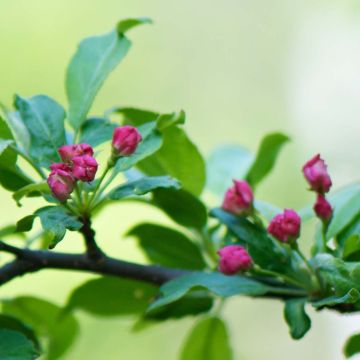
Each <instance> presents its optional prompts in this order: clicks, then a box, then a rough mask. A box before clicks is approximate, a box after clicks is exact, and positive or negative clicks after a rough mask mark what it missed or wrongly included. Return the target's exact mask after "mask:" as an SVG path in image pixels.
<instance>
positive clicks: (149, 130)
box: [114, 122, 162, 173]
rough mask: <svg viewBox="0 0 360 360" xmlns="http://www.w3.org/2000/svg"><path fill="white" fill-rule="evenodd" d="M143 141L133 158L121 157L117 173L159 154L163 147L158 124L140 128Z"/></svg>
mask: <svg viewBox="0 0 360 360" xmlns="http://www.w3.org/2000/svg"><path fill="white" fill-rule="evenodd" d="M138 130H139V132H140V134H141V136H142V138H143V140H142V141H141V142H140V144H139V145H138V147H137V148H136V150H135V152H134V153H133V154H132V155H131V156H125V157H120V158H119V159H118V160H117V161H116V164H115V168H114V171H115V173H119V172H123V171H126V170H128V169H130V168H131V167H133V166H134V165H135V164H137V163H138V162H139V161H141V160H143V159H145V158H147V157H149V156H150V155H152V154H154V153H155V152H157V151H158V150H159V149H160V147H161V145H162V136H161V134H160V132H159V131H158V130H157V129H156V123H155V122H152V123H147V124H144V125H141V126H139V128H138Z"/></svg>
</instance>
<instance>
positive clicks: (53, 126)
mask: <svg viewBox="0 0 360 360" xmlns="http://www.w3.org/2000/svg"><path fill="white" fill-rule="evenodd" d="M15 106H16V108H17V110H18V111H19V113H20V116H21V119H22V121H23V123H24V125H25V126H26V128H27V130H28V132H29V135H30V149H29V154H30V156H31V157H32V159H33V160H34V161H35V162H36V163H37V164H38V165H39V166H45V167H48V166H50V164H51V163H52V162H58V161H60V157H59V154H58V152H57V149H58V148H59V147H60V146H62V145H64V144H65V143H66V141H65V129H64V119H65V111H64V109H63V108H62V107H61V106H60V105H59V104H58V103H57V102H55V101H54V100H52V99H51V98H49V97H47V96H45V95H38V96H34V97H32V98H29V99H25V98H23V97H20V96H16V98H15Z"/></svg>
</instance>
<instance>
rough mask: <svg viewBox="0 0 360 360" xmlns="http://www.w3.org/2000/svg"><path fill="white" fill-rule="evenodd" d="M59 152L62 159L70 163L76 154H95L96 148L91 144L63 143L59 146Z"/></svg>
mask: <svg viewBox="0 0 360 360" xmlns="http://www.w3.org/2000/svg"><path fill="white" fill-rule="evenodd" d="M58 153H59V154H60V157H61V160H62V161H64V162H66V163H70V162H71V160H72V158H74V157H75V156H82V155H89V156H93V155H94V150H93V148H92V147H91V146H90V145H89V144H75V145H63V146H61V147H59V149H58Z"/></svg>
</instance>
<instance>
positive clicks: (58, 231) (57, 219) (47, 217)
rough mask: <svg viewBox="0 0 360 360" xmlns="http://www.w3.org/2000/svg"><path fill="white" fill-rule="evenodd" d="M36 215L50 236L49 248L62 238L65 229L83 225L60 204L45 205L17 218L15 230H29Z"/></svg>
mask: <svg viewBox="0 0 360 360" xmlns="http://www.w3.org/2000/svg"><path fill="white" fill-rule="evenodd" d="M36 217H39V218H40V222H41V225H42V227H43V229H44V230H45V231H46V232H47V234H48V235H49V236H50V237H51V238H52V241H51V244H50V248H54V247H55V246H56V244H57V243H58V242H59V241H61V240H62V239H63V238H64V236H65V233H66V230H70V231H77V230H79V229H80V228H81V227H82V225H83V224H82V223H81V222H80V221H79V220H78V219H77V218H76V217H75V216H73V215H71V214H69V213H68V212H67V211H66V210H65V209H64V208H62V207H60V206H45V207H43V208H40V209H38V210H36V211H35V213H34V214H33V215H28V216H25V217H24V218H22V219H21V220H19V221H18V222H17V224H16V231H17V232H26V231H30V230H31V229H32V226H33V222H34V220H35V218H36Z"/></svg>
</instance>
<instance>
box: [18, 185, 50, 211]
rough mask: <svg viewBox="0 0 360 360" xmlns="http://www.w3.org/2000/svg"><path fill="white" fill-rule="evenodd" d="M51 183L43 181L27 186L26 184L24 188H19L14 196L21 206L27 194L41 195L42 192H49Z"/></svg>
mask: <svg viewBox="0 0 360 360" xmlns="http://www.w3.org/2000/svg"><path fill="white" fill-rule="evenodd" d="M49 192H50V189H49V185H48V184H47V183H46V182H45V181H44V182H41V183H36V184H29V185H27V186H24V187H23V188H21V189H19V190H17V191H16V192H15V193H14V194H13V198H14V200H15V201H16V203H17V204H18V206H21V203H20V200H21V199H22V198H23V197H25V196H34V195H36V196H40V195H41V194H45V193H49Z"/></svg>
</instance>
